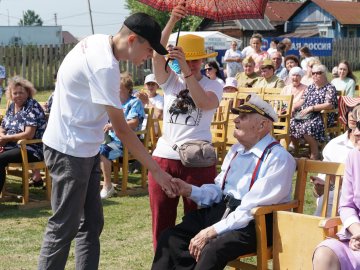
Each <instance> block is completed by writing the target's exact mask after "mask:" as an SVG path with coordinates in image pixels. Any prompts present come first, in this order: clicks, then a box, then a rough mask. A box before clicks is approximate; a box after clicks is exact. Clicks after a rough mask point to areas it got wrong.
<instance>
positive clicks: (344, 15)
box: [289, 0, 360, 25]
mask: <svg viewBox="0 0 360 270" xmlns="http://www.w3.org/2000/svg"><path fill="white" fill-rule="evenodd" d="M311 2H313V3H315V4H316V5H318V6H319V7H320V8H322V9H324V10H325V11H326V12H328V13H329V14H331V15H332V16H334V17H335V18H336V20H337V21H338V22H339V23H341V24H343V25H345V24H360V2H346V1H329V0H307V1H306V2H304V3H303V4H302V5H301V7H300V8H299V9H298V10H296V12H295V13H296V14H298V13H299V12H300V11H301V10H303V9H304V8H305V7H306V6H307V5H308V4H310V3H311ZM295 13H294V14H293V15H292V16H291V17H290V18H289V19H290V20H291V18H292V17H294V16H295V15H296V14H295Z"/></svg>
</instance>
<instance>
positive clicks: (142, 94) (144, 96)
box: [136, 92, 149, 105]
mask: <svg viewBox="0 0 360 270" xmlns="http://www.w3.org/2000/svg"><path fill="white" fill-rule="evenodd" d="M136 97H137V98H138V99H140V100H141V102H142V104H144V105H146V104H149V96H148V94H147V93H145V92H138V93H136Z"/></svg>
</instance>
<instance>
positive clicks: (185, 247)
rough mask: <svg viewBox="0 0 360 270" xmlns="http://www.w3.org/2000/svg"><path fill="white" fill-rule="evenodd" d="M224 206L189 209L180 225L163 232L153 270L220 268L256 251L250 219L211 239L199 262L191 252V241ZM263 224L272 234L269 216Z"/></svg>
mask: <svg viewBox="0 0 360 270" xmlns="http://www.w3.org/2000/svg"><path fill="white" fill-rule="evenodd" d="M225 208H226V206H225V203H224V202H220V203H219V204H216V205H214V206H212V207H210V208H205V209H200V210H198V211H195V212H191V213H189V214H187V215H186V216H185V217H184V219H183V221H182V222H181V223H180V224H178V225H177V226H175V227H174V228H170V229H167V230H166V231H164V232H163V233H162V234H161V237H160V239H159V242H158V246H157V249H156V253H155V257H154V261H153V265H152V269H153V270H164V269H168V270H170V269H174V270H175V269H176V270H185V269H186V270H190V269H197V270H210V269H214V270H215V269H219V270H222V269H224V267H225V266H226V264H227V262H229V261H231V260H234V259H236V258H237V257H238V256H240V255H244V254H248V253H251V252H255V251H256V232H255V222H254V221H251V222H250V223H249V224H248V225H247V226H246V227H245V228H242V229H239V230H235V231H229V232H226V233H223V234H221V235H219V236H218V237H216V238H214V239H212V240H210V242H209V243H208V244H206V245H205V247H204V249H203V251H202V252H201V256H200V259H199V261H198V262H196V261H195V259H194V258H193V257H192V256H191V255H190V252H189V244H190V240H191V239H192V238H193V237H194V236H195V235H196V234H198V233H199V232H200V231H201V230H202V229H205V228H207V227H209V226H211V225H213V224H214V223H216V222H218V221H219V220H220V219H221V217H222V215H223V213H224V211H225ZM266 224H267V231H268V232H269V233H271V231H272V216H269V217H267V218H266ZM268 237H269V238H270V239H269V238H268V239H269V240H271V239H272V234H268ZM268 244H271V241H270V242H269V241H268Z"/></svg>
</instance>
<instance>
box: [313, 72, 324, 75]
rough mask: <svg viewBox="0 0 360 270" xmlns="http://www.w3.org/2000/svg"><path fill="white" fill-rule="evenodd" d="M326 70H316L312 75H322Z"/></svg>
mask: <svg viewBox="0 0 360 270" xmlns="http://www.w3.org/2000/svg"><path fill="white" fill-rule="evenodd" d="M323 73H324V72H322V71H316V72H311V75H313V76H314V75H321V74H323Z"/></svg>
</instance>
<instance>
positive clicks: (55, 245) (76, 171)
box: [38, 145, 104, 270]
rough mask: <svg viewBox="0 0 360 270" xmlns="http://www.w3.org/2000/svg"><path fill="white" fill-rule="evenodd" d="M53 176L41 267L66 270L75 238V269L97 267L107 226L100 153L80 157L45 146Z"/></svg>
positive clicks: (81, 269) (40, 269)
mask: <svg viewBox="0 0 360 270" xmlns="http://www.w3.org/2000/svg"><path fill="white" fill-rule="evenodd" d="M44 157H45V162H46V165H47V166H48V168H49V171H50V176H51V179H52V190H51V208H52V211H53V215H52V216H51V217H50V218H49V221H48V224H47V227H46V230H45V235H44V240H43V243H42V247H41V250H40V257H39V265H38V269H39V270H45V269H49V270H63V269H65V264H66V261H67V257H68V254H69V250H70V245H71V242H72V240H74V239H75V264H76V266H75V269H77V270H96V269H98V265H99V257H100V241H99V237H100V234H101V231H102V228H103V225H104V217H103V211H102V204H101V199H100V192H99V191H100V178H101V172H100V155H99V154H97V155H96V156H94V157H88V158H79V157H73V156H69V155H66V154H63V153H60V152H58V151H56V150H55V149H52V148H50V147H48V146H46V145H44Z"/></svg>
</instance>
